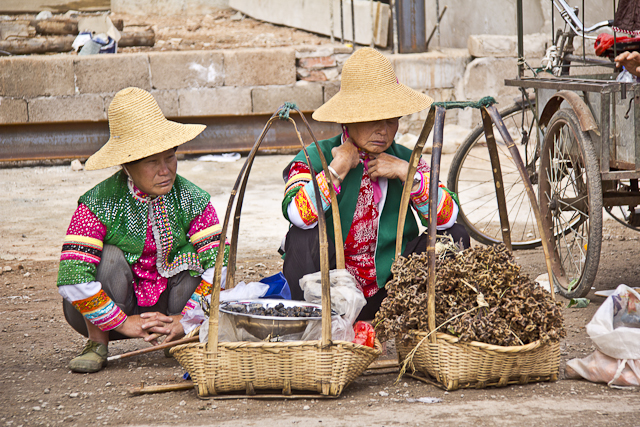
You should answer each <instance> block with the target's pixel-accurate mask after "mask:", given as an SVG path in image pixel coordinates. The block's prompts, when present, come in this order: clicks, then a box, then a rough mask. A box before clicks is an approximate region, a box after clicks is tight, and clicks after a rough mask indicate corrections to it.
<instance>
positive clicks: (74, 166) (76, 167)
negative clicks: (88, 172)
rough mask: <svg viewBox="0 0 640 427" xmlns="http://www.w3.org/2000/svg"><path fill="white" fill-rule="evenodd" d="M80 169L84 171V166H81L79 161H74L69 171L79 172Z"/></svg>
mask: <svg viewBox="0 0 640 427" xmlns="http://www.w3.org/2000/svg"><path fill="white" fill-rule="evenodd" d="M82 169H84V166H82V163H81V162H80V160H78V159H75V160H73V161H72V162H71V170H72V171H75V172H77V171H81V170H82Z"/></svg>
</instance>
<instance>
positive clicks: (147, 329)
mask: <svg viewBox="0 0 640 427" xmlns="http://www.w3.org/2000/svg"><path fill="white" fill-rule="evenodd" d="M181 318H182V316H181V315H179V314H178V315H174V316H167V315H165V314H162V313H158V312H148V313H142V314H140V315H132V316H128V317H127V320H125V322H124V323H123V324H122V325H120V326H119V327H118V328H116V330H117V331H118V332H120V333H121V334H123V335H126V336H128V337H132V338H143V339H144V340H145V341H147V342H149V343H151V344H153V345H158V338H159V337H161V336H162V335H166V336H167V338H166V339H165V341H164V342H169V341H172V340H174V339H178V338H181V337H182V336H183V335H184V329H183V327H182V324H181V323H180V319H181Z"/></svg>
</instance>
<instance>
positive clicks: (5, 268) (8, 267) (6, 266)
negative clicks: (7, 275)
mask: <svg viewBox="0 0 640 427" xmlns="http://www.w3.org/2000/svg"><path fill="white" fill-rule="evenodd" d="M11 270H13V268H11V266H10V265H5V266H4V267H3V268H2V271H11Z"/></svg>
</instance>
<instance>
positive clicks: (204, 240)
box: [191, 224, 222, 253]
mask: <svg viewBox="0 0 640 427" xmlns="http://www.w3.org/2000/svg"><path fill="white" fill-rule="evenodd" d="M221 232H222V225H220V224H215V225H212V226H211V227H207V228H205V229H204V230H201V231H198V232H197V233H194V234H193V235H192V236H191V243H193V246H194V247H195V248H196V252H198V253H200V252H204V251H207V250H210V249H214V248H217V247H218V246H219V245H220V233H221Z"/></svg>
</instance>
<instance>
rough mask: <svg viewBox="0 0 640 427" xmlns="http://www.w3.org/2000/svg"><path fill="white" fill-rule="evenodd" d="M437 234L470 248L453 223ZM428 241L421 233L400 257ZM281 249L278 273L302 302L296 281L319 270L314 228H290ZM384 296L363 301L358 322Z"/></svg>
mask: <svg viewBox="0 0 640 427" xmlns="http://www.w3.org/2000/svg"><path fill="white" fill-rule="evenodd" d="M437 234H438V235H446V234H449V235H451V237H453V240H454V241H455V242H462V246H463V247H464V248H465V249H466V248H468V247H470V246H471V239H470V237H469V233H467V230H466V229H465V228H464V226H463V225H460V224H457V223H456V224H454V225H453V226H452V227H451V228H449V229H447V230H442V231H438V232H437ZM428 241H429V236H428V235H427V233H426V232H424V233H422V234H421V235H420V236H418V237H416V238H415V239H413V240H411V241H410V242H409V243H408V244H407V246H406V248H405V250H404V252H403V253H402V255H403V256H408V255H410V254H412V253H423V252H426V250H427V243H428ZM284 249H285V254H286V256H285V258H284V265H283V267H282V270H283V274H284V277H285V278H286V279H287V282H288V283H289V288H290V289H291V299H294V300H303V299H304V294H303V292H302V289H301V288H300V279H301V278H302V276H305V275H307V274H310V273H315V272H317V271H320V239H319V235H318V227H314V228H311V229H308V230H303V229H301V228H298V227H296V226H292V227H291V228H290V229H289V232H288V233H287V238H286V240H285V245H284ZM329 268H330V269H335V268H336V250H335V244H334V243H333V241H331V239H329ZM386 296H387V290H386V289H385V288H381V289H380V290H379V291H378V292H377V293H376V294H375V295H374V296H372V297H371V298H367V305H365V306H364V308H363V309H362V311H361V312H360V315H359V316H358V320H371V319H373V318H374V316H375V314H376V313H377V312H378V309H379V308H380V305H381V304H382V300H384V298H385V297H386Z"/></svg>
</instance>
